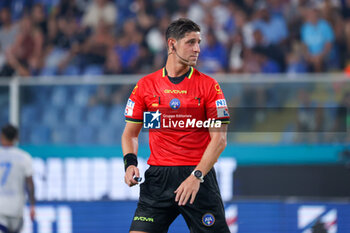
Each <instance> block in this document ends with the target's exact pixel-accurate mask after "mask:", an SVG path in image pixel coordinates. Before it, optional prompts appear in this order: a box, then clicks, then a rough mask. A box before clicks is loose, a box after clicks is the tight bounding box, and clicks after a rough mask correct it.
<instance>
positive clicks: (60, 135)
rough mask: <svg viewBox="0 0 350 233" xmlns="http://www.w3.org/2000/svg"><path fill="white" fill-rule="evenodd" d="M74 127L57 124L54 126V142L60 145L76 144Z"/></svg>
mask: <svg viewBox="0 0 350 233" xmlns="http://www.w3.org/2000/svg"><path fill="white" fill-rule="evenodd" d="M74 133H75V132H74V127H71V126H68V125H65V124H57V125H56V126H54V127H53V128H52V143H54V144H58V145H73V144H74V140H75V138H74Z"/></svg>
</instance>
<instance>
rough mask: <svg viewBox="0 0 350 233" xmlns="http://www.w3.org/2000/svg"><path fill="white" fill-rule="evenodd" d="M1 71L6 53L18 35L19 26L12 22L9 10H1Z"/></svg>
mask: <svg viewBox="0 0 350 233" xmlns="http://www.w3.org/2000/svg"><path fill="white" fill-rule="evenodd" d="M0 24H1V27H0V70H1V69H2V67H3V65H4V64H5V61H6V59H5V53H6V51H7V50H8V49H9V48H10V47H11V45H12V44H13V42H14V41H15V39H16V36H17V33H18V24H14V23H13V22H12V20H11V12H10V9H9V8H2V9H1V10H0Z"/></svg>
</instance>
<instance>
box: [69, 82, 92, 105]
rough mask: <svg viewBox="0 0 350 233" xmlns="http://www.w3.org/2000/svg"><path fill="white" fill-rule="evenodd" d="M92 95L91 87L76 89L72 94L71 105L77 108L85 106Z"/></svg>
mask: <svg viewBox="0 0 350 233" xmlns="http://www.w3.org/2000/svg"><path fill="white" fill-rule="evenodd" d="M92 93H93V87H89V86H84V87H82V86H79V87H76V88H75V91H74V93H73V103H74V104H76V105H79V106H87V105H88V102H89V99H90V97H91V95H92Z"/></svg>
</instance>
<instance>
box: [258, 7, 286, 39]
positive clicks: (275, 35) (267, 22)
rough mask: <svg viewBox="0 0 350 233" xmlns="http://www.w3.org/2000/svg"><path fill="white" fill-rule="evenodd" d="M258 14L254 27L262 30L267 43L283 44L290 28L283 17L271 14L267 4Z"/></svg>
mask: <svg viewBox="0 0 350 233" xmlns="http://www.w3.org/2000/svg"><path fill="white" fill-rule="evenodd" d="M256 14H257V19H256V20H254V22H253V25H254V28H255V29H258V30H260V31H261V32H262V34H263V36H264V40H265V42H266V43H267V44H281V43H283V42H284V41H285V40H286V39H287V36H288V29H287V25H286V22H285V20H284V18H283V17H281V16H274V15H271V13H270V12H269V10H268V9H267V7H266V6H265V5H262V6H261V8H260V9H259V10H258V11H257V13H256Z"/></svg>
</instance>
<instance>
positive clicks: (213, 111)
mask: <svg viewBox="0 0 350 233" xmlns="http://www.w3.org/2000/svg"><path fill="white" fill-rule="evenodd" d="M205 107H206V114H207V115H206V117H207V119H209V118H211V119H214V120H220V121H221V122H222V123H224V124H229V123H230V115H229V111H228V107H227V103H226V99H225V96H224V94H223V92H222V90H221V88H220V85H219V84H218V83H217V82H216V81H214V83H213V84H212V85H211V86H210V87H209V90H208V96H207V100H206V103H205Z"/></svg>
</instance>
